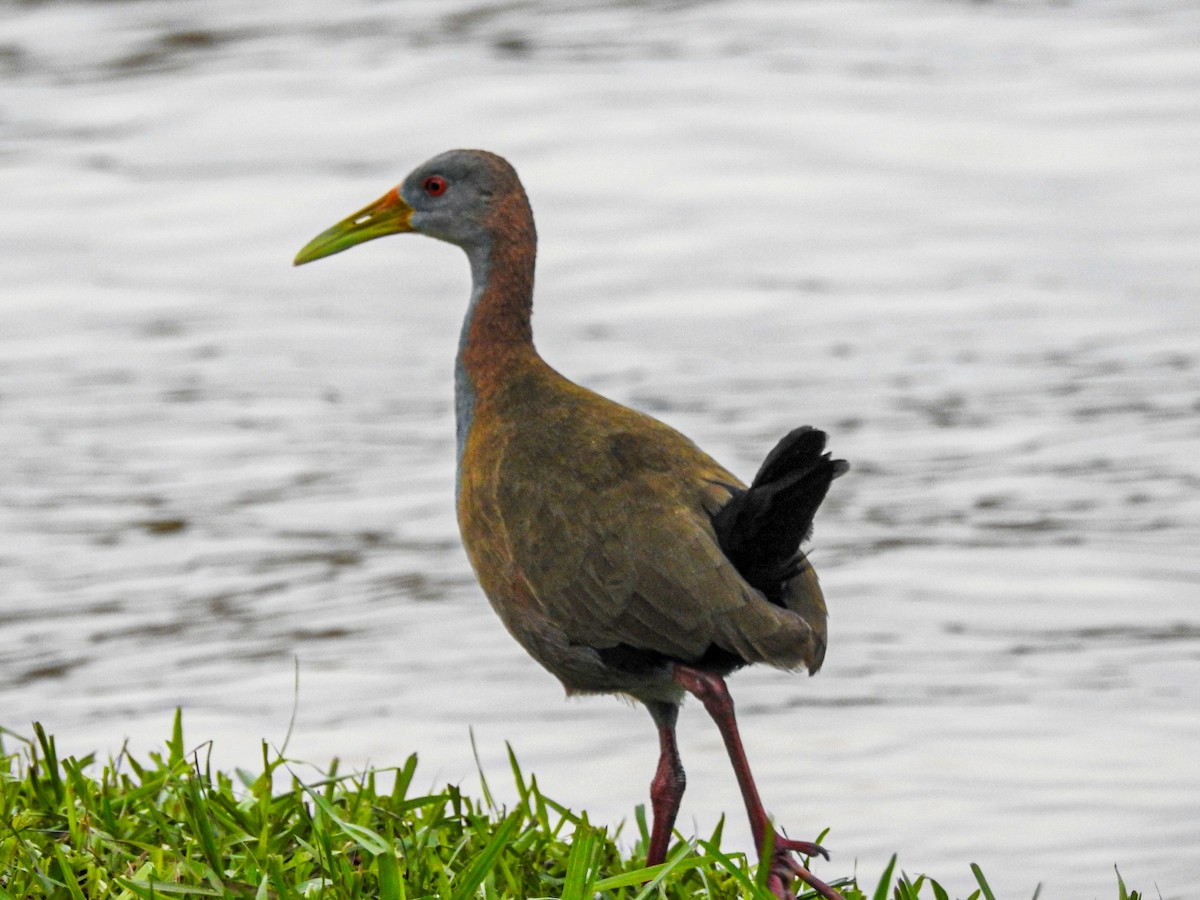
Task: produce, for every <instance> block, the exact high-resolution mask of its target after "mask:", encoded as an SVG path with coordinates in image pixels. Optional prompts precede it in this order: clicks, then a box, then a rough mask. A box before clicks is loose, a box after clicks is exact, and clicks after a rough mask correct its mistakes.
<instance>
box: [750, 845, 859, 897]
mask: <svg viewBox="0 0 1200 900" xmlns="http://www.w3.org/2000/svg"><path fill="white" fill-rule="evenodd" d="M793 853H801V854H803V855H804V856H822V857H824V858H825V859H829V852H828V851H827V850H826V849H825V848H824V847H822V846H821V845H820V844H814V843H810V842H809V841H793V840H789V839H788V838H785V837H780V836H779V835H776V836H775V845H774V849H773V850H772V851H771V870H770V872H769V874H768V875H767V888H768V889H769V890H770V891H771V893H772V894H774V895H775V896H776V897H778V898H779V900H796V895H795V894H794V893H792V891H791V889H790V885H791V883H792V881H793V880H794V879H797V878H799V879H800V880H801V881H803V882H804V883H805V884H807V885H808V886H809V887H810V888H812V889H813V890H815V891H816V892H817V893H818V894H820V895H821V896H822V897H824V898H825V900H843V898H842V895H841V894H839V893H838V892H837V891H836V890H834V889H833V888H832V887H830V886H829V885H827V884H826V883H825V882H823V881H821V879H819V878H817V876H815V875H814V874H813V873H812V872H810V871H809V870H808V869H807V868H805V867H804V866H802V865H801V864H800V861H799V860H798V859H796V858H795V857H794V856H792V854H793Z"/></svg>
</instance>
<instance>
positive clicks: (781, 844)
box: [775, 837, 829, 860]
mask: <svg viewBox="0 0 1200 900" xmlns="http://www.w3.org/2000/svg"><path fill="white" fill-rule="evenodd" d="M775 850H776V852H778V851H780V850H788V851H791V852H793V853H799V854H800V855H801V856H820V857H823V858H824V859H826V860H828V859H829V851H828V850H826V849H825V848H824V847H822V846H821V845H820V844H814V843H813V842H812V841H793V840H791V839H789V838H785V837H776V838H775Z"/></svg>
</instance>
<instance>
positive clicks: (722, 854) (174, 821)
mask: <svg viewBox="0 0 1200 900" xmlns="http://www.w3.org/2000/svg"><path fill="white" fill-rule="evenodd" d="M6 738H7V745H6V742H5V739H6ZM14 745H15V746H17V751H16V752H12V750H11V749H10V748H11V747H12V746H14ZM509 758H510V760H511V765H512V777H513V779H514V781H515V784H516V789H517V795H518V797H519V799H518V801H517V802H516V804H515V805H513V806H512V807H511V808H504V807H502V806H500V805H498V804H497V803H496V802H495V800H494V798H493V795H492V793H491V791H490V789H489V787H488V784H487V780H486V779H484V780H483V790H482V794H483V796H482V797H481V798H478V799H473V798H471V797H468V796H465V795H464V794H463V793H462V792H461V791H460V790H459V789H458V788H457V787H455V786H453V785H451V786H448V787H447V788H446V789H445V790H443V791H441V792H439V793H434V794H422V793H420V792H419V791H414V783H413V777H414V774H415V773H416V768H417V758H416V756H415V755H414V756H410V757H409V758H408V759H407V760H406V761H405V763H404V764H403V765H402V766H400V767H398V768H395V769H383V770H371V771H367V772H358V773H354V774H345V775H342V774H339V773H338V766H337V762H336V761H334V763H333V764H332V765H331V767H330V770H329V772H328V773H326V775H325V777H323V778H321V779H320V780H318V781H315V782H314V783H304V782H303V781H301V780H300V779H299V778H297V777H296V776H295V775H294V774H293V773H292V772H291V771H290V770H289V769H288V768H287V766H288V763H287V760H286V759H285V758H284V757H283V756H281V755H280V754H278V753H274V752H272V751H269V750H268V748H267V746H266V745H265V744H264V745H263V758H262V768H261V771H257V772H246V771H243V770H240V769H239V770H236V771H235V772H234V773H233V774H225V773H222V772H213V771H212V770H211V769H210V767H209V764H208V763H207V762H206V761H204V760H203V759H202V758H201V755H200V753H199V752H198V751H197V750H189V749H188V747H187V745H186V744H185V743H184V737H183V724H182V718H181V716H180V715H179V714H178V713H176V716H175V723H174V728H173V730H172V734H171V737H170V739H169V740H168V741H167V743H166V749H165V752H158V753H150V754H149V756H148V759H144V760H140V761H139V760H137V759H135V758H134V757H133V756H132V755H131V754H129V753H128V752H122V753H121V754H119V755H118V756H117V757H116V758H115V759H110V760H109V761H108V762H107V763H105V764H103V765H98V764H97V762H96V760H95V759H94V757H93V756H87V757H84V758H83V759H75V758H60V757H59V756H58V753H57V751H56V750H55V742H54V738H53V737H51V736H49V735H47V734H46V733H45V731H44V730H43V729H42V728H41V727H40V726H38V725H35V726H34V737H33V738H32V739H26V738H23V737H20V736H19V735H16V734H14V733H13V732H8V731H4V730H3V729H0V900H10V898H11V900H26V898H42V897H52V898H70V900H101V898H103V900H108V898H112V900H141V898H146V900H148V898H157V900H173V898H181V897H222V898H255V900H266V898H309V897H314V898H316V897H319V898H330V900H334V898H337V900H342V898H346V900H351V898H355V900H357V898H367V897H370V898H379V900H407V898H425V897H436V898H448V900H467V898H508V897H512V898H539V897H555V898H562V900H584V898H589V900H590V898H598V897H602V898H613V900H618V898H623V900H635V898H636V900H641V898H683V897H691V898H697V897H700V898H714V900H719V898H735V897H736V898H743V897H744V898H769V897H770V895H769V894H767V893H765V891H764V890H763V888H762V886H761V884H760V883H759V881H758V880H757V874H756V866H755V865H754V864H753V862H752V861H750V860H748V859H747V858H746V856H745V855H744V854H742V853H737V852H732V851H728V850H722V849H721V832H722V825H721V824H718V826H717V828H716V830H715V831H714V833H713V834H712V835H711V836H710V837H708V838H707V839H693V840H690V841H680V842H678V843H677V844H676V846H675V847H674V848H673V849H672V851H671V853H670V855H669V856H668V859H667V861H666V863H664V864H663V865H661V866H653V867H649V868H647V867H646V866H645V856H644V854H645V846H646V842H647V829H646V819H645V814H644V811H643V809H642V808H641V807H639V808H638V810H637V813H636V815H635V822H636V825H637V828H638V831H639V833H640V840H639V841H638V842H637V844H636V846H635V848H634V851H633V853H632V854H626V853H623V852H622V851H621V850H620V849H619V847H618V843H617V838H618V837H619V835H618V834H609V833H608V831H607V829H605V828H602V827H597V826H595V825H592V824H591V823H589V822H588V819H587V816H586V815H585V814H576V813H574V812H572V811H570V810H568V809H566V808H565V807H563V806H561V805H560V804H558V803H555V802H554V801H553V800H551V799H550V798H548V797H546V796H545V795H544V794H542V793H541V792H540V791H539V790H538V787H537V780H536V779H535V778H533V777H531V776H530V777H527V776H526V774H525V773H524V772H523V771H522V770H521V767H520V766H519V764H518V763H517V760H516V758H515V757H514V756H513V755H512V753H511V751H510V753H509ZM283 782H287V783H289V785H290V786H289V787H287V789H280V788H279V787H278V785H279V784H280V783H283ZM619 830H620V829H618V831H619ZM895 866H896V859H895V857H893V858H892V861H891V863H890V864H889V865H888V866H887V868H886V869H885V871H884V872H883V873H882V875H881V877H880V878H879V879H878V882H877V883H876V884H875V885H874V886H873V887H872V886H868V887H867V888H866V890H867V891H869V893H865V892H864V890H863V889H860V887H859V885H858V884H857V883H856V881H855V880H854V879H840V880H837V881H835V882H834V884H835V886H836V887H838V888H839V889H840V890H841V891H842V893H843V894H844V895H845V897H846V900H868V898H870V900H888V898H895V900H922V898H923V900H946V898H948V896H949V895H948V893H947V892H946V891H945V890H944V889H943V888H942V887H941V886H940V885H939V884H938V883H937V882H935V881H933V880H932V879H930V878H926V877H924V876H922V877H919V878H916V879H910V878H908V877H907V876H905V875H903V874H900V875H896V874H895ZM972 871H973V872H974V874H975V878H976V881H977V883H978V885H979V888H978V889H977V890H975V891H974V892H973V893H972V894H971V895H970V898H968V900H995V897H994V895H993V893H992V890H991V888H990V887H989V886H988V883H987V881H986V879H985V878H984V875H983V873H982V872H981V871H979V868H978V867H977V866H974V865H972ZM1118 889H1119V900H1139V896H1140V895H1139V894H1138V893H1137V892H1136V891H1134V892H1127V891H1126V889H1125V885H1124V883H1123V882H1122V881H1121V880H1120V878H1119V876H1118ZM801 896H802V897H803V896H805V895H804V894H802V895H801ZM1035 897H1036V894H1035Z"/></svg>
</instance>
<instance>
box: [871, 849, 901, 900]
mask: <svg viewBox="0 0 1200 900" xmlns="http://www.w3.org/2000/svg"><path fill="white" fill-rule="evenodd" d="M895 868H896V854H895V853H893V854H892V858H891V859H890V860H888V864H887V867H886V868H885V869H884V870H883V875H882V876H881V877H880V879H879V884H877V885H876V886H875V893H874V894H873V895H872V900H887V897H888V894H889V893H890V889H891V886H892V871H893V870H894V869H895Z"/></svg>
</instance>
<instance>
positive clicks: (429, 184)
mask: <svg viewBox="0 0 1200 900" xmlns="http://www.w3.org/2000/svg"><path fill="white" fill-rule="evenodd" d="M422 187H424V188H425V193H427V194H428V195H429V196H430V197H440V196H441V195H442V194H444V193H446V179H445V178H443V177H442V176H441V175H430V176H429V177H428V178H426V179H425V183H424V184H423V185H422Z"/></svg>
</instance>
